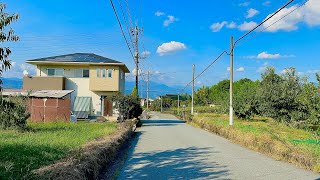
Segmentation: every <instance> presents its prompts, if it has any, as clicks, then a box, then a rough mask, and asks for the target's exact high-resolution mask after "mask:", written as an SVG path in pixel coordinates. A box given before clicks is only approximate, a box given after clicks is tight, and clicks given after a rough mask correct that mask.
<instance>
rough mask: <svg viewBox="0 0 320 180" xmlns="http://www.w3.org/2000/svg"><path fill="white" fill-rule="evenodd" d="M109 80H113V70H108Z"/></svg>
mask: <svg viewBox="0 0 320 180" xmlns="http://www.w3.org/2000/svg"><path fill="white" fill-rule="evenodd" d="M108 78H112V69H108Z"/></svg>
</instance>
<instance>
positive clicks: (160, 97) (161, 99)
mask: <svg viewBox="0 0 320 180" xmlns="http://www.w3.org/2000/svg"><path fill="white" fill-rule="evenodd" d="M160 99H161V112H162V96H160Z"/></svg>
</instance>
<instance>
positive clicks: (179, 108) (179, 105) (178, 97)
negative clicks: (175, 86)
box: [178, 93, 180, 113]
mask: <svg viewBox="0 0 320 180" xmlns="http://www.w3.org/2000/svg"><path fill="white" fill-rule="evenodd" d="M179 110H180V93H178V113H179Z"/></svg>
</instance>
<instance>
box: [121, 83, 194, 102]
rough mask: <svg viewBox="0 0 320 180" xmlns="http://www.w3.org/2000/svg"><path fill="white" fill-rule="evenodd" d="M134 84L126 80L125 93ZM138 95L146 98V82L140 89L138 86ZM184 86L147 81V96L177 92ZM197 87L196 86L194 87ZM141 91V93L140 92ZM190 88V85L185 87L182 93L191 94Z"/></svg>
mask: <svg viewBox="0 0 320 180" xmlns="http://www.w3.org/2000/svg"><path fill="white" fill-rule="evenodd" d="M134 86H135V82H132V81H127V82H126V94H131V92H132V89H133V88H134ZM139 88H140V89H139V95H140V96H141V94H142V97H143V98H146V94H147V93H146V90H147V89H146V88H147V87H146V84H145V83H144V84H143V86H142V90H141V87H139ZM183 88H184V86H168V85H165V84H161V83H157V82H154V81H150V83H149V90H150V91H149V97H150V98H152V99H154V98H156V97H159V96H160V95H165V94H177V93H178V92H179V91H181V90H182V89H183ZM195 89H197V88H195ZM141 91H142V93H141ZM191 92H192V89H191V87H187V88H186V89H185V90H184V92H183V93H188V94H191Z"/></svg>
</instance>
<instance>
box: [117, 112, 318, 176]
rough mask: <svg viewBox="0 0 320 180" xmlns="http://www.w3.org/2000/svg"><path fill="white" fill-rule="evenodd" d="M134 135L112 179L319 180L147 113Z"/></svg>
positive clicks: (203, 132) (219, 139) (293, 168)
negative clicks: (117, 171) (115, 175)
mask: <svg viewBox="0 0 320 180" xmlns="http://www.w3.org/2000/svg"><path fill="white" fill-rule="evenodd" d="M151 115H152V119H151V120H144V121H143V122H144V125H143V126H142V127H141V128H140V129H139V130H138V131H137V134H136V138H135V140H134V143H133V145H132V148H131V149H130V152H129V154H128V159H127V161H126V162H125V164H124V167H123V168H122V170H121V171H120V174H119V176H118V179H120V180H121V179H157V180H158V179H245V180H250V179H268V180H269V179H272V180H276V179H279V180H280V179H281V180H285V179H288V180H289V179H290V180H292V179H299V180H300V179H320V174H317V173H313V172H310V171H307V170H303V169H300V168H298V167H295V166H293V165H291V164H288V163H285V162H280V161H275V160H273V159H271V158H269V157H266V156H264V155H262V154H260V153H257V152H254V151H251V150H248V149H246V148H243V147H241V146H239V145H236V144H233V143H232V142H230V141H228V140H226V139H224V138H222V137H219V136H217V135H214V134H212V133H209V132H207V131H204V130H201V129H198V128H194V127H192V126H190V125H188V124H186V123H184V122H183V121H180V120H177V119H176V118H175V117H174V116H172V115H166V114H160V113H156V112H152V114H151Z"/></svg>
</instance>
